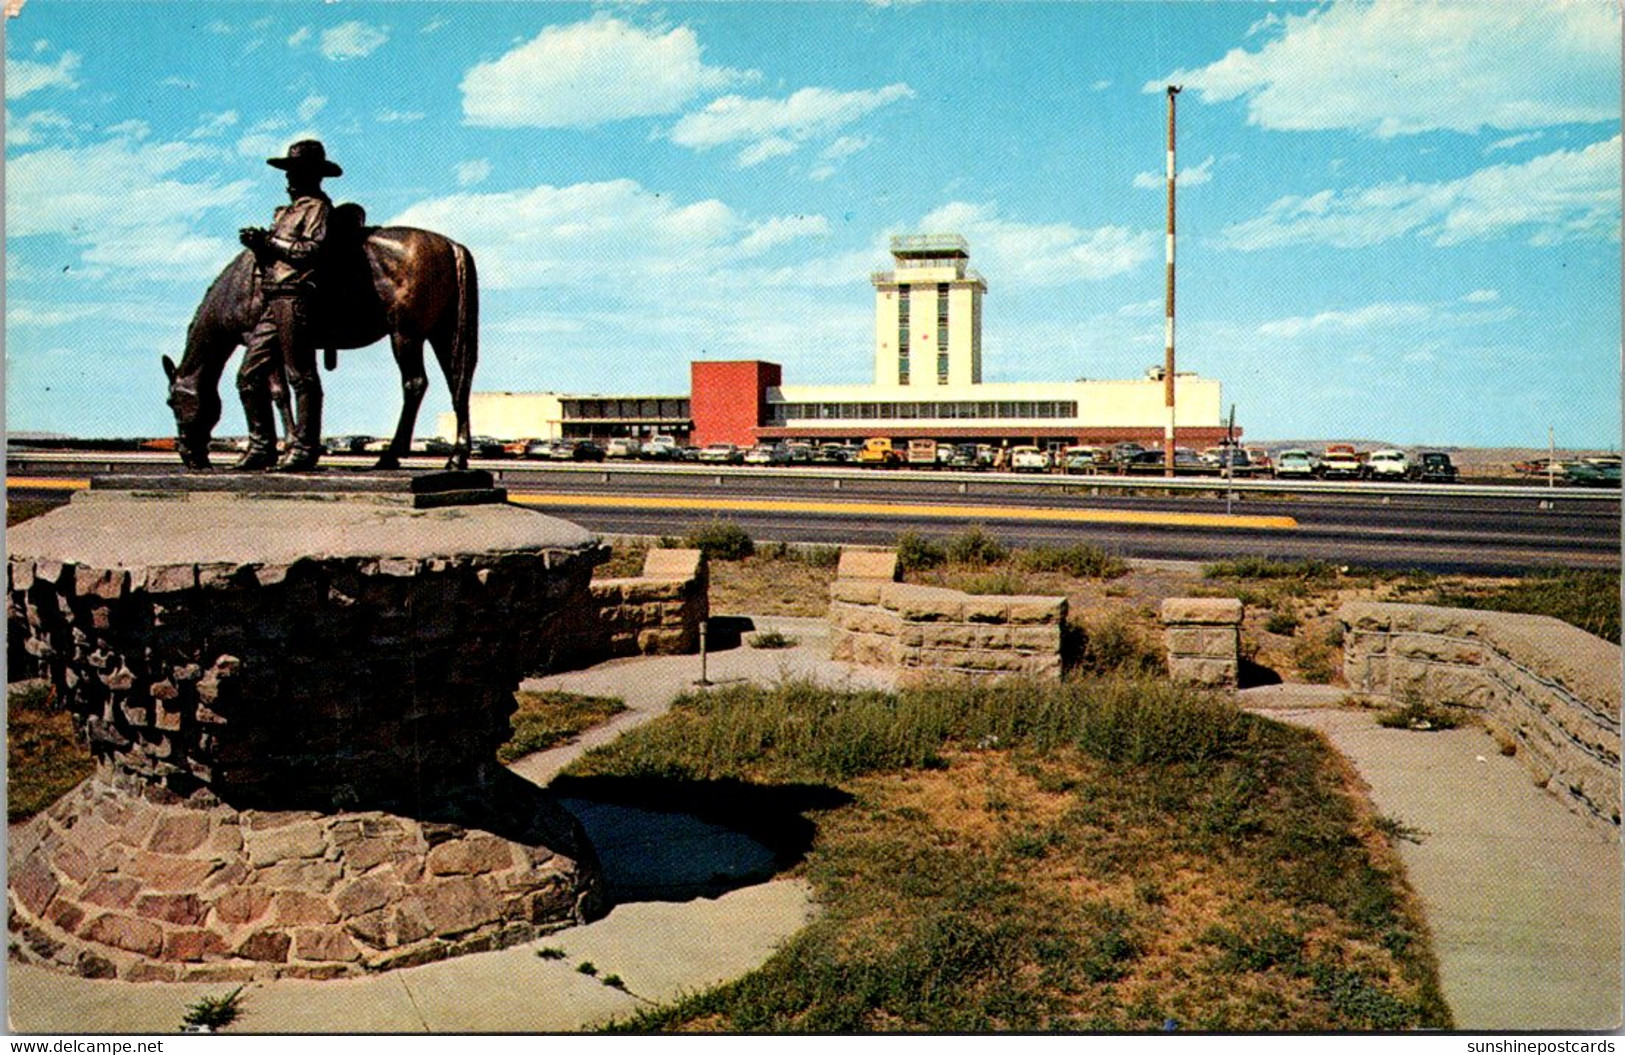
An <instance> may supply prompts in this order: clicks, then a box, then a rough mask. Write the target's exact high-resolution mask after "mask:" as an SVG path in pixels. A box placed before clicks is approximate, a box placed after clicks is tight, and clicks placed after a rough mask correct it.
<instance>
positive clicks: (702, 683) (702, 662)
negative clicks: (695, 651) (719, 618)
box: [694, 619, 711, 689]
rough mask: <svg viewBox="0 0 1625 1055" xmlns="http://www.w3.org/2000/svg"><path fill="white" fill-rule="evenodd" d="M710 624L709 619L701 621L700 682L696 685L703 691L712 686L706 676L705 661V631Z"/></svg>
mask: <svg viewBox="0 0 1625 1055" xmlns="http://www.w3.org/2000/svg"><path fill="white" fill-rule="evenodd" d="M710 622H711V621H710V620H709V619H701V620H700V680H699V681H696V682H695V683H694V684H696V685H698V686H699V687H700V688H702V689H704V688H709V687H710V685H711V679H710V678H707V677H706V676H705V675H706V670H705V661H706V648H705V629H706V627H707V625H709V624H710Z"/></svg>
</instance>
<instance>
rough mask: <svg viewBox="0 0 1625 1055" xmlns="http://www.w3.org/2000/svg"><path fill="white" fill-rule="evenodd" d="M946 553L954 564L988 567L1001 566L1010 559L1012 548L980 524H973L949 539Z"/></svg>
mask: <svg viewBox="0 0 1625 1055" xmlns="http://www.w3.org/2000/svg"><path fill="white" fill-rule="evenodd" d="M945 551H946V552H947V554H948V561H949V562H950V563H952V564H970V565H975V566H979V567H986V566H987V565H989V564H1001V563H1003V562H1004V561H1005V560H1007V559H1009V557H1010V547H1008V546H1006V545H1005V544H1004V543H1003V542H1000V541H999V539H998V538H997V537H996V536H994V535H993V534H992V533H991V532H990V531H988V530H987V529H986V528H984V527H983V526H982V525H980V524H972V525H971V526H970V527H968V528H966V529H965V530H964V531H961V532H959V533H958V534H956V535H952V536H950V537H949V539H948V542H947V545H946V546H945Z"/></svg>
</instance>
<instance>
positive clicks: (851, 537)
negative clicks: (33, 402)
mask: <svg viewBox="0 0 1625 1055" xmlns="http://www.w3.org/2000/svg"><path fill="white" fill-rule="evenodd" d="M352 464H353V465H355V466H357V467H361V466H364V465H365V464H366V462H364V461H362V460H360V459H357V460H355V461H353V462H351V461H349V460H347V459H341V458H333V459H329V460H328V461H326V462H324V465H328V466H330V471H332V472H339V471H342V470H343V468H346V467H348V466H349V465H352ZM425 467H428V463H425ZM486 467H488V468H490V469H492V470H493V471H495V472H497V473H498V474H499V475H500V477H501V480H500V482H501V483H502V485H503V486H506V487H507V488H508V489H509V491H510V495H511V497H512V498H513V500H514V501H517V502H521V503H524V504H527V505H532V506H534V507H535V508H538V509H541V510H544V511H546V512H549V513H553V514H555V515H558V516H563V517H566V518H568V519H571V520H574V521H576V522H578V523H581V524H583V525H584V526H586V527H588V528H591V529H592V530H595V531H599V532H604V533H614V534H639V535H673V534H680V533H682V531H683V530H684V529H685V528H686V527H688V526H689V525H691V524H693V523H695V522H696V521H703V520H706V519H708V518H710V517H713V516H722V517H726V518H728V519H731V520H734V521H736V522H737V523H739V524H741V525H743V526H744V527H745V528H746V529H747V530H749V531H750V532H751V534H752V535H754V536H755V537H756V538H758V539H782V540H785V541H796V542H830V543H834V542H859V543H881V544H884V543H889V542H891V541H892V540H893V539H895V538H896V536H897V534H898V533H899V532H902V531H905V530H915V531H920V532H923V533H926V534H933V535H946V534H951V533H953V532H955V531H958V530H961V529H963V528H964V527H965V526H966V525H968V524H971V523H980V524H984V525H986V526H987V527H988V528H989V529H990V530H993V531H994V532H996V533H997V534H998V535H1000V536H1001V537H1002V538H1004V539H1006V540H1007V541H1009V542H1011V543H1015V544H1034V543H1066V542H1076V541H1087V542H1091V543H1094V544H1096V545H1099V546H1102V547H1104V548H1106V549H1108V550H1110V551H1112V552H1115V553H1119V554H1122V555H1124V556H1129V557H1142V558H1157V559H1177V560H1215V559H1221V558H1225V557H1232V556H1239V555H1256V556H1267V557H1276V558H1282V559H1317V560H1325V561H1330V562H1334V563H1339V564H1361V565H1367V566H1372V567H1385V568H1418V569H1423V570H1429V571H1436V572H1477V573H1483V574H1503V573H1514V572H1519V571H1524V570H1527V569H1530V568H1539V567H1571V568H1615V569H1617V568H1618V567H1619V566H1620V504H1619V500H1618V495H1617V494H1615V495H1613V496H1611V497H1607V498H1601V497H1600V496H1597V495H1594V494H1585V495H1581V494H1576V493H1575V492H1574V491H1571V490H1566V489H1562V488H1559V489H1557V490H1556V491H1554V492H1551V494H1550V496H1549V497H1548V496H1546V495H1540V496H1538V497H1537V496H1535V495H1534V493H1533V492H1530V491H1528V490H1527V489H1518V490H1516V491H1513V490H1509V492H1508V494H1507V495H1506V496H1504V497H1503V496H1479V495H1473V496H1460V497H1458V496H1455V495H1433V494H1427V495H1424V494H1407V493H1405V489H1404V488H1403V486H1401V487H1397V488H1396V487H1381V488H1379V487H1372V488H1369V489H1367V490H1366V491H1364V492H1362V493H1357V494H1338V495H1319V494H1278V493H1271V494H1257V493H1252V494H1244V495H1238V496H1236V498H1235V499H1234V500H1233V501H1231V502H1230V503H1229V512H1227V503H1226V501H1225V499H1224V497H1223V495H1222V494H1218V493H1216V492H1213V491H1207V492H1201V493H1172V494H1171V493H1168V492H1161V493H1158V492H1151V493H1135V494H1125V493H1119V492H1115V491H1112V492H1106V491H1103V490H1102V491H1101V493H1093V492H1095V491H1097V490H1100V489H1097V488H1093V487H1091V485H1090V483H1089V482H1088V479H1087V478H1083V477H1080V478H1075V479H1072V480H1068V481H1066V486H1065V487H1064V488H1052V487H1043V488H1035V487H1033V486H1032V485H1031V483H1030V482H1016V481H1010V480H1009V479H1008V478H1003V479H1001V477H1000V476H999V475H998V474H979V475H975V476H967V475H962V474H944V475H941V476H933V475H931V474H922V475H923V478H920V477H919V476H916V475H915V474H907V475H903V474H896V473H886V472H852V473H843V474H827V473H825V474H810V473H805V472H799V471H797V470H793V469H791V470H740V469H735V468H731V467H723V468H719V469H717V470H716V471H715V472H706V473H703V474H693V473H674V472H670V471H662V467H650V468H649V469H648V471H641V470H640V471H635V472H630V471H626V470H627V469H629V468H630V467H626V468H623V467H620V466H607V467H605V468H604V469H603V470H602V471H600V470H599V469H598V467H596V466H594V467H586V466H570V467H568V469H569V470H570V471H549V469H548V468H547V467H545V466H531V465H526V464H523V463H515V462H493V463H489V464H488V465H487V466H486ZM173 468H174V466H173V465H172V463H171V462H170V461H169V460H168V459H161V458H160V459H153V458H151V457H150V456H149V457H142V456H118V455H96V456H93V457H88V458H84V459H81V460H75V461H66V462H65V461H58V460H49V461H46V460H35V459H32V458H19V457H17V456H15V455H14V456H13V458H12V460H11V464H10V465H9V467H8V485H9V487H10V488H11V490H12V491H13V492H16V493H20V494H53V495H58V496H65V494H66V493H70V491H71V489H72V488H75V487H83V486H84V482H85V480H86V479H87V478H88V476H89V475H90V474H91V473H92V472H96V473H100V472H107V471H109V470H112V471H116V472H120V473H124V472H157V471H173Z"/></svg>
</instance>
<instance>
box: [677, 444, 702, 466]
mask: <svg viewBox="0 0 1625 1055" xmlns="http://www.w3.org/2000/svg"><path fill="white" fill-rule="evenodd" d="M700 453H701V448H699V447H696V446H694V445H693V444H685V445H684V446H682V447H678V448H677V449H676V450H675V451H673V452H672V455H671V460H672V461H674V462H697V461H699V460H700Z"/></svg>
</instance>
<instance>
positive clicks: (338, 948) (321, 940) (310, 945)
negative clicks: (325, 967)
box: [293, 927, 361, 963]
mask: <svg viewBox="0 0 1625 1055" xmlns="http://www.w3.org/2000/svg"><path fill="white" fill-rule="evenodd" d="M293 955H294V957H295V958H297V959H300V960H336V961H340V962H346V963H348V962H352V961H355V960H359V959H361V950H360V949H358V948H356V944H355V942H353V941H351V940H350V936H349V935H348V934H345V933H344V932H343V931H341V930H335V929H333V928H331V927H301V928H299V929H298V930H295V931H294V932H293Z"/></svg>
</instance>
